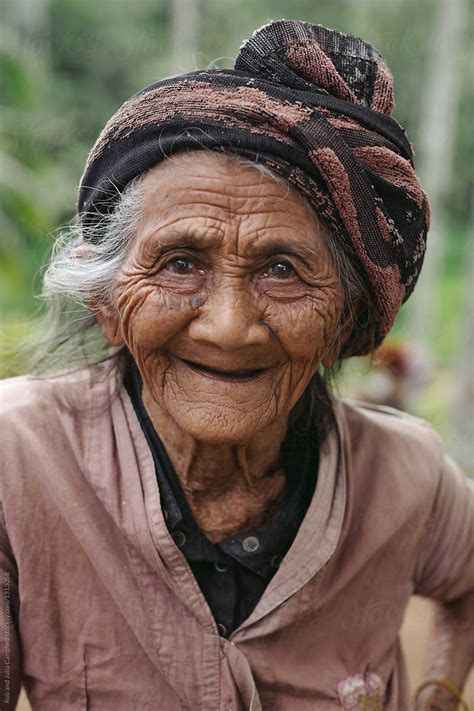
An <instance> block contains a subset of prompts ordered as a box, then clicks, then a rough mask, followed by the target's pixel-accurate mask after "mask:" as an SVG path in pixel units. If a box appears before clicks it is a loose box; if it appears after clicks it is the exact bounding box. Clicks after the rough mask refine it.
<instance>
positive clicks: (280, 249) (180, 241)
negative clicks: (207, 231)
mask: <svg viewBox="0 0 474 711" xmlns="http://www.w3.org/2000/svg"><path fill="white" fill-rule="evenodd" d="M155 246H156V248H157V249H159V250H160V251H161V250H163V249H166V248H167V247H172V248H173V249H186V248H190V247H191V248H193V249H196V250H199V251H204V250H206V249H209V248H212V247H214V246H216V238H215V237H214V236H210V235H206V236H204V235H197V234H193V233H185V234H183V233H179V232H174V233H170V234H167V235H165V236H164V237H163V236H162V237H160V238H159V237H157V238H156V242H155ZM246 251H248V253H249V254H251V255H252V256H256V257H269V256H271V255H273V254H288V255H291V256H293V257H297V258H298V259H301V260H302V261H304V262H306V263H307V262H308V261H312V262H314V260H315V259H319V253H318V250H317V247H316V246H314V247H309V246H306V245H304V244H298V243H297V242H294V243H292V244H288V243H287V242H281V241H278V242H267V244H255V243H253V244H250V245H249V246H248V248H247V250H246Z"/></svg>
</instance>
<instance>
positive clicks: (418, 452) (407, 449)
mask: <svg viewBox="0 0 474 711" xmlns="http://www.w3.org/2000/svg"><path fill="white" fill-rule="evenodd" d="M336 408H337V412H338V419H339V423H340V427H341V430H342V432H343V441H344V448H345V450H346V453H347V456H348V459H349V460H350V462H351V467H352V469H353V470H354V471H355V472H357V476H358V477H359V478H363V474H362V472H365V473H366V475H367V476H369V477H371V476H373V475H374V474H375V473H378V472H381V473H383V479H384V481H385V482H386V483H387V484H389V482H392V484H394V485H396V487H397V488H399V487H401V488H403V489H405V488H406V489H407V490H408V491H411V492H412V493H413V491H414V489H416V490H417V491H418V492H419V493H420V494H422V493H423V492H424V493H425V494H426V493H429V492H430V493H433V494H434V492H435V490H436V488H437V487H438V485H439V480H440V477H441V476H442V471H443V468H444V467H445V462H446V454H445V451H444V447H443V443H442V440H441V438H440V436H439V434H438V433H437V432H436V431H435V430H434V429H433V427H432V426H431V425H430V424H429V423H428V422H426V421H425V420H422V419H420V418H419V417H415V416H414V415H410V414H408V413H406V412H401V411H399V410H395V409H394V408H391V407H382V406H377V405H372V404H369V403H364V402H358V401H353V400H348V399H340V400H338V402H337V406H336Z"/></svg>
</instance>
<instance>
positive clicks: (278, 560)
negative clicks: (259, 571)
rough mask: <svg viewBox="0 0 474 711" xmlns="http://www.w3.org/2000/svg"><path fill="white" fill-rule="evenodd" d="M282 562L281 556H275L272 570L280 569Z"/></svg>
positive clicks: (271, 563)
mask: <svg viewBox="0 0 474 711" xmlns="http://www.w3.org/2000/svg"><path fill="white" fill-rule="evenodd" d="M281 561H282V557H281V555H274V556H273V558H272V559H271V561H270V565H271V566H272V568H279V567H280V564H281Z"/></svg>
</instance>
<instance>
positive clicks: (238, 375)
mask: <svg viewBox="0 0 474 711" xmlns="http://www.w3.org/2000/svg"><path fill="white" fill-rule="evenodd" d="M178 360H180V361H181V363H184V365H186V366H187V367H188V368H190V369H191V370H193V371H194V372H195V373H200V374H201V375H204V376H205V377H207V378H212V379H213V380H224V381H226V382H230V383H235V382H245V381H247V380H255V378H258V377H259V376H260V375H262V374H263V373H266V371H267V370H268V368H255V369H253V370H250V369H248V370H218V369H217V368H209V367H208V366H207V365H203V364H202V363H194V362H193V361H190V360H185V359H184V358H178Z"/></svg>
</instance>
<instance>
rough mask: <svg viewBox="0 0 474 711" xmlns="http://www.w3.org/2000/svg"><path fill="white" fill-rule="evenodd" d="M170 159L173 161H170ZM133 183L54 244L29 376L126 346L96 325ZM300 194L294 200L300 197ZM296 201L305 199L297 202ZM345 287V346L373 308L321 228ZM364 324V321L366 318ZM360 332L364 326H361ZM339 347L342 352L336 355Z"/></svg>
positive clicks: (133, 212)
mask: <svg viewBox="0 0 474 711" xmlns="http://www.w3.org/2000/svg"><path fill="white" fill-rule="evenodd" d="M232 159H234V160H237V161H238V162H239V163H241V164H243V165H247V166H252V167H253V168H255V169H257V170H258V171H260V172H261V173H262V174H263V175H265V176H267V177H271V178H272V179H273V180H275V181H277V182H278V183H280V184H282V185H283V186H285V187H286V189H287V190H292V191H293V192H294V193H296V189H295V188H293V187H292V186H290V184H289V183H288V182H287V181H286V180H285V179H284V178H282V177H281V176H279V175H276V174H275V173H274V172H273V171H272V170H270V169H269V168H267V167H266V166H264V165H262V164H261V163H258V159H257V160H256V161H252V160H249V159H247V158H243V157H240V156H232ZM168 160H172V157H170V158H168ZM145 175H146V173H144V174H142V175H140V176H138V177H137V178H135V179H134V180H133V181H132V182H131V183H129V185H127V187H126V188H125V189H124V190H123V192H122V193H121V195H120V196H119V198H118V200H117V203H116V206H115V209H114V210H113V211H112V212H111V213H110V214H108V215H106V216H105V217H103V218H102V219H101V221H100V222H99V223H98V224H95V225H93V226H92V227H84V226H81V225H80V224H79V222H78V220H77V218H76V220H75V221H74V222H73V223H72V224H71V225H69V226H68V227H67V228H66V229H65V230H63V231H62V233H61V234H60V236H59V238H58V239H57V240H56V242H55V245H54V249H53V252H52V255H51V259H50V261H49V264H48V266H47V268H46V270H45V272H44V276H43V290H42V293H41V298H42V299H43V300H44V301H45V302H46V306H47V310H46V313H45V316H44V317H43V319H42V321H41V327H40V329H39V333H38V335H36V336H35V337H34V338H33V343H32V344H31V345H32V347H31V352H32V359H31V360H32V363H31V370H32V371H33V372H37V373H40V372H49V373H51V372H60V371H63V370H70V369H72V368H80V367H83V366H85V365H92V364H95V363H100V362H103V361H105V360H107V359H111V358H112V359H113V358H114V357H116V356H118V355H119V354H120V353H121V352H122V351H123V348H112V347H110V346H109V344H108V343H107V341H106V339H105V337H104V335H103V333H102V329H101V328H100V326H99V324H98V322H97V319H96V314H97V309H98V307H99V306H100V305H103V304H109V303H111V296H112V287H113V284H114V280H115V277H116V274H117V272H118V270H119V269H120V266H121V265H122V263H123V261H124V259H125V257H126V255H127V252H128V249H129V247H130V244H131V242H132V239H133V236H134V234H135V233H136V231H137V227H138V224H139V221H140V217H141V214H142V203H143V200H142V198H143V178H144V176H145ZM298 195H299V194H298ZM301 199H302V200H304V198H303V197H302V196H301ZM323 235H324V238H325V240H326V242H327V245H328V247H329V249H330V252H331V255H332V259H333V262H334V265H335V267H336V269H337V271H338V274H339V280H340V283H341V286H342V289H343V308H342V313H341V320H340V324H339V326H340V327H339V329H338V332H337V333H336V334H335V336H334V337H335V339H336V340H339V344H338V345H339V347H340V348H342V346H343V343H342V341H341V333H342V332H343V328H344V324H345V323H346V322H347V320H348V319H352V320H355V321H356V323H357V320H358V314H357V313H355V312H354V304H360V303H363V304H364V305H365V306H366V307H367V306H368V305H370V303H371V299H370V294H369V292H368V287H367V284H366V281H365V280H364V279H363V277H362V276H361V275H360V274H359V272H358V270H357V268H356V266H355V264H354V261H353V259H352V257H351V255H349V254H348V253H347V252H345V251H344V249H343V248H342V247H341V244H340V241H338V240H337V239H336V238H334V236H333V235H332V234H331V233H330V232H329V230H327V229H325V228H324V227H323ZM367 321H368V319H367ZM360 325H361V326H363V327H365V326H367V323H366V324H360ZM340 348H339V349H340Z"/></svg>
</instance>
